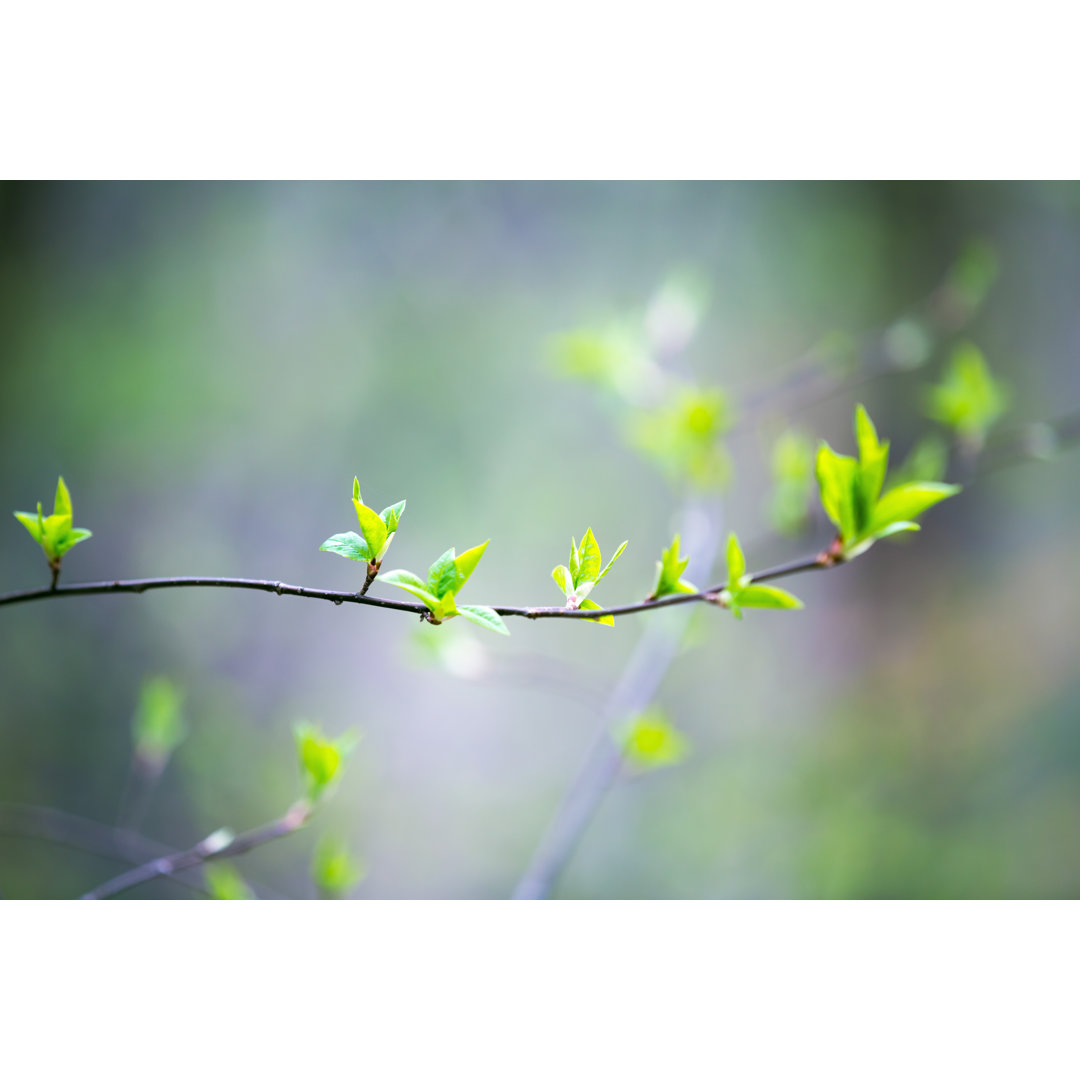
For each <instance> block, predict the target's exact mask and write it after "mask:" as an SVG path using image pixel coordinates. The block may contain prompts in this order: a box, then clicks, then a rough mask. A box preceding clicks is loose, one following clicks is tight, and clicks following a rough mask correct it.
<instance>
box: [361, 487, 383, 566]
mask: <svg viewBox="0 0 1080 1080" xmlns="http://www.w3.org/2000/svg"><path fill="white" fill-rule="evenodd" d="M353 506H354V507H355V508H356V517H357V520H358V521H359V522H360V532H361V533H362V534H363V537H364V542H365V543H366V544H367V546H368V550H369V551H371V552H372V558H373V559H376V560H377V559H379V558H380V557H381V554H380V553H381V552H382V550H383V547H384V546H385V544H386V538H387V536H388V535H389V534H388V533H387V531H386V525H385V524H384V523H383V519H382V518H381V517H379V515H378V514H376V513H375V511H374V510H372V509H371V507H370V506H365V505H364V504H363V503H362V502H360V500H359V499H353Z"/></svg>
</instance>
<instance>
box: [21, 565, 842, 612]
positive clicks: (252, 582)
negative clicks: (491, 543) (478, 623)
mask: <svg viewBox="0 0 1080 1080" xmlns="http://www.w3.org/2000/svg"><path fill="white" fill-rule="evenodd" d="M827 565H830V564H829V563H828V562H827V557H826V556H825V555H824V554H819V555H815V556H814V557H813V558H810V559H798V560H796V561H794V562H789V563H783V564H781V565H779V566H772V567H769V569H767V570H761V571H759V572H758V573H756V574H752V575H751V577H752V579H753V580H754V581H772V580H774V579H776V578H781V577H789V576H791V575H792V574H799V573H803V572H804V571H806V570H821V569H824V568H825V567H826V566H827ZM204 588H210V589H255V590H257V591H259V592H272V593H276V594H277V595H278V596H302V597H305V598H307V599H310V600H329V601H330V602H331V603H333V604H363V605H365V606H367V607H378V608H388V609H390V610H392V611H406V612H408V613H409V614H412V615H420V616H422V617H426V616H427V615H428V609H427V608H426V607H425V606H424V605H423V604H414V603H410V602H408V601H403V600H380V599H379V598H378V597H374V596H364V595H362V594H360V593H355V592H336V591H334V590H332V589H309V588H306V587H304V586H301V585H286V584H285V583H284V582H282V581H259V580H256V579H254V578H227V577H162V578H136V579H133V580H130V581H90V582H86V583H84V584H82V585H60V586H58V587H57V588H55V589H28V590H26V591H25V592H13V593H5V594H4V595H2V596H0V607H2V606H3V605H5V604H21V603H25V602H27V601H30V600H48V599H51V598H55V597H60V596H92V595H95V594H102V593H144V592H149V591H150V590H152V589H204ZM726 588H727V582H721V583H720V584H719V585H713V586H712V587H711V588H708V589H704V590H702V591H701V592H695V593H675V594H673V595H671V596H662V597H660V599H659V600H640V601H638V602H637V603H633V604H623V605H622V606H621V607H609V608H604V609H603V610H601V611H595V610H593V611H585V610H579V609H574V608H566V607H505V606H503V607H496V606H495V605H492V607H494V610H495V611H497V612H498V613H499V614H500V615H507V616H518V617H520V618H524V619H595V618H596V617H597V616H598V615H634V614H636V613H637V612H639V611H651V610H652V609H653V608H663V607H674V606H675V605H677V604H693V603H695V602H701V601H703V600H704V601H707V602H709V603H715V602H716V597H717V595H718V594H719V593H720V592H721V591H722V590H723V589H726Z"/></svg>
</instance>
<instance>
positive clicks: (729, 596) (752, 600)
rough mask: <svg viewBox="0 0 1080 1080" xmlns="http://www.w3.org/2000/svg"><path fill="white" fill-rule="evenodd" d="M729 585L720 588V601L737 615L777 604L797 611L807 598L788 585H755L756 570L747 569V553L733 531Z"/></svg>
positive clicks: (730, 537)
mask: <svg viewBox="0 0 1080 1080" xmlns="http://www.w3.org/2000/svg"><path fill="white" fill-rule="evenodd" d="M727 569H728V580H727V585H726V586H725V587H724V588H723V589H721V590H720V595H719V596H718V597H717V602H718V603H719V604H720V606H721V607H725V608H728V609H729V610H730V611H731V613H732V615H734V616H735V618H736V619H741V618H742V609H743V608H749V607H754V608H773V609H781V610H789V611H792V610H794V611H797V610H798V609H799V608H801V607H802V606H803V602H802V601H801V600H800V599H799V598H798V597H797V596H792V594H791V593H789V592H788V591H787V590H786V589H778V588H776V587H775V586H773V585H755V584H754V579H753V575H752V574H748V573H747V572H746V556H745V555H743V550H742V547H741V546H740V544H739V538H738V537H737V536H736V535H735V534H734V533H731V534H730V535H729V536H728V542H727Z"/></svg>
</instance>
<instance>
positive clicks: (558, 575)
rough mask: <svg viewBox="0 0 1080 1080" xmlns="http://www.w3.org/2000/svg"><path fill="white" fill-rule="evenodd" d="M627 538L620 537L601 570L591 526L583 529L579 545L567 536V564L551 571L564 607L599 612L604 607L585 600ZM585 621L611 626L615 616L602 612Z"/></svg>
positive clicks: (598, 551) (614, 559)
mask: <svg viewBox="0 0 1080 1080" xmlns="http://www.w3.org/2000/svg"><path fill="white" fill-rule="evenodd" d="M628 543H629V541H627V540H624V541H623V542H622V543H621V544H620V545H619V547H618V549H617V550H616V552H615V554H614V555H612V556H611V558H610V559H608V561H607V565H606V566H604V567H603V569H601V565H602V564H603V557H602V556H601V554H600V545H599V544H598V543H597V542H596V537H595V536H593V531H592V529H586V530H585V535H584V536H583V537H582V538H581V546H580V547H579V546H578V542H577V541H576V540H575V539H574V538H573V537H571V538H570V565H569V566H556V567H555V569H554V570H552V571H551V576H552V578H553V579H554V581H555V584H556V585H558V586H559V588H560V589H562V591H563V595H564V596H565V597H566V606H567V607H568V608H572V609H574V610H577V609H579V608H580V609H581V610H583V611H603V610H604V609H603V608H602V607H601V606H600V605H599V604H598V603H596V601H595V600H590V599H589V593H591V592H592V591H593V589H594V588H595V587H596V585H597V583H598V582H599V581H600V579H601V578H603V576H604V575H605V574H606V573H607V572H608V571H609V570H610V569H611V568H612V566H614V565H615V562H616V560H617V559H618V558H619V557H620V556H621V555H622V553H623V552H624V551H625V550H626V545H627V544H628ZM586 621H587V622H598V623H603V624H604V625H605V626H614V625H615V619H614V617H613V616H611V615H603V616H601V617H600V618H597V619H588V620H586Z"/></svg>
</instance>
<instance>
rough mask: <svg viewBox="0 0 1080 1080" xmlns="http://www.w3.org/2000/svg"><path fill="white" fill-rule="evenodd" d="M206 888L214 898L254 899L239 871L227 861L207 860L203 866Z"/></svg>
mask: <svg viewBox="0 0 1080 1080" xmlns="http://www.w3.org/2000/svg"><path fill="white" fill-rule="evenodd" d="M203 874H204V876H205V879H206V889H207V892H209V893H210V896H211V898H212V899H214V900H254V899H255V894H254V893H253V892H252V891H251V888H250V886H249V885H248V883H247V882H246V881H245V880H244V879H243V878H242V877H241V876H240V873H239V871H237V869H236V868H235V867H234V866H233V865H232V863H227V862H208V863H206V865H205V866H204V867H203Z"/></svg>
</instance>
